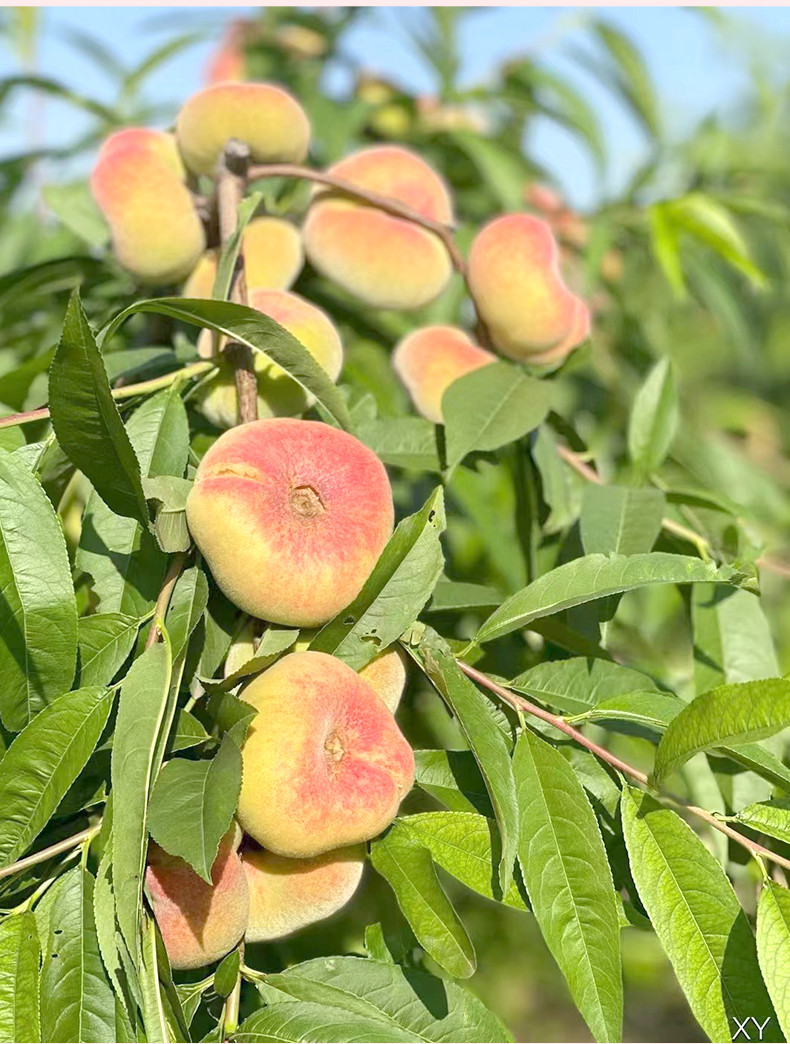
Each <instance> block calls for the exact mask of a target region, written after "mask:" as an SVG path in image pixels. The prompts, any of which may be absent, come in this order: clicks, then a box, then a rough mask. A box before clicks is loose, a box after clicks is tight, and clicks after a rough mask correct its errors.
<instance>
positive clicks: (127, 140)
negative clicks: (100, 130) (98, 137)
mask: <svg viewBox="0 0 790 1044" xmlns="http://www.w3.org/2000/svg"><path fill="white" fill-rule="evenodd" d="M130 146H132V147H135V148H141V149H146V150H148V151H149V152H151V153H153V154H154V155H156V156H159V158H160V159H162V160H164V161H165V163H167V165H168V166H169V167H172V169H173V173H174V174H177V175H178V176H179V178H181V180H182V181H183V180H184V178H185V176H186V172H185V170H184V164H183V162H182V160H181V153H180V152H179V151H178V145H177V144H176V139H175V135H173V134H168V133H167V132H166V131H158V130H152V129H151V128H150V127H124V128H123V130H119V131H115V132H114V133H113V134H111V135H110V136H109V138H105V140H104V141H103V142H102V144H101V146H100V148H99V151H98V153H97V155H96V162H97V163H100V162H101V161H102V160H105V159H107V157H108V156H111V155H112V154H113V153H114V152H117V151H119V150H123V149H126V148H129V147H130Z"/></svg>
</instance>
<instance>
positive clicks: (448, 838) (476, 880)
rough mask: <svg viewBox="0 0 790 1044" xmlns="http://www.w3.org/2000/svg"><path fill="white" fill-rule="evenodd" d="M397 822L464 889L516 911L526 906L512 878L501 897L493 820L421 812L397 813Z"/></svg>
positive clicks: (472, 815)
mask: <svg viewBox="0 0 790 1044" xmlns="http://www.w3.org/2000/svg"><path fill="white" fill-rule="evenodd" d="M398 824H399V825H400V826H403V827H405V828H407V829H408V831H409V832H410V833H411V834H412V836H413V837H414V839H415V841H416V842H417V843H418V844H421V845H423V846H424V847H425V848H427V849H428V851H429V852H430V853H431V858H432V859H433V861H434V862H435V863H436V864H437V865H438V866H440V867H441V868H442V870H446V871H447V873H448V874H452V876H453V877H455V878H457V879H458V880H459V881H461V882H462V884H465V885H466V887H467V888H471V889H472V891H474V892H477V893H478V894H479V895H483V896H485V897H486V899H493V900H494V901H495V902H503V903H504V904H505V905H506V906H512V907H514V908H515V909H516V910H526V909H528V907H527V904H526V903H525V902H524V900H523V899H522V897H521V894H520V892H519V890H518V887H517V886H516V883H515V881H511V884H510V888H509V889H508V891H507V894H506V895H505V896H504V897H503V896H502V890H501V888H500V886H499V878H498V873H497V866H498V864H499V859H500V854H499V850H500V848H501V842H500V840H499V834H498V831H497V828H496V823H495V821H494V820H493V819H486V817H485V816H481V815H478V814H477V813H476V812H421V813H418V814H417V815H413V816H401V817H400V818H399V819H398Z"/></svg>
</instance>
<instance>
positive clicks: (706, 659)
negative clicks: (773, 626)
mask: <svg viewBox="0 0 790 1044" xmlns="http://www.w3.org/2000/svg"><path fill="white" fill-rule="evenodd" d="M691 610H692V620H693V624H694V681H695V685H696V689H697V693H702V692H706V691H707V690H708V689H712V688H714V687H715V686H717V685H720V684H721V683H722V682H725V681H726V682H744V681H757V680H758V679H760V678H776V677H777V676H778V675H779V674H780V673H781V672H780V670H779V663H778V661H777V658H776V652H775V650H774V644H773V639H772V637H771V630H770V627H769V624H768V620H767V619H766V617H765V613H764V612H763V610H762V607H761V605H760V599H759V598H758V597H757V595H755V594H752V593H751V591H743V590H740V589H738V588H732V587H724V586H720V585H716V584H710V585H708V584H700V585H699V586H697V587H694V588H693V589H692V593H691Z"/></svg>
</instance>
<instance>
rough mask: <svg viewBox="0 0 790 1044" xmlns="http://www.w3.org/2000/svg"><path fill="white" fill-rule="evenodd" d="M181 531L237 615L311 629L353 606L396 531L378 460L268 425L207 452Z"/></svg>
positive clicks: (313, 435)
mask: <svg viewBox="0 0 790 1044" xmlns="http://www.w3.org/2000/svg"><path fill="white" fill-rule="evenodd" d="M186 511H187V522H188V525H189V528H190V531H191V533H192V536H193V538H194V540H195V542H196V544H197V545H198V547H199V548H200V551H201V554H202V555H203V557H204V558H205V560H206V563H207V565H208V567H209V569H210V570H211V572H212V574H213V576H214V579H215V580H216V582H217V584H218V585H219V587H220V588H221V589H222V591H223V592H224V593H225V594H226V595H227V597H228V598H229V599H230V600H231V601H232V602H233V603H234V604H235V605H237V606H238V607H239V608H240V609H243V610H244V611H245V612H248V613H250V614H251V615H252V616H257V617H259V618H261V619H264V620H269V621H271V622H272V623H280V624H286V625H287V626H293V627H317V626H319V625H321V624H324V623H326V622H327V621H328V620H330V619H331V618H332V617H333V616H335V615H336V614H337V613H338V612H340V610H341V609H343V608H344V607H345V606H347V605H348V604H349V602H351V601H353V600H354V598H355V597H356V596H357V594H359V591H360V589H361V587H362V585H363V584H364V582H365V580H367V578H368V576H369V574H370V571H371V570H372V568H373V566H374V565H375V563H376V561H377V559H378V557H379V555H380V554H381V552H382V550H383V549H384V545H385V544H386V543H387V540H388V539H389V537H390V535H391V533H392V527H393V518H394V508H393V503H392V490H391V489H390V484H389V480H388V478H387V473H386V471H385V470H384V466H383V465H382V463H381V461H380V460H379V459H378V457H377V456H376V455H375V454H374V453H373V452H372V451H371V450H370V449H368V447H367V446H365V445H363V444H362V443H361V442H360V441H359V440H358V439H356V438H354V436H353V435H349V434H347V433H346V432H344V431H340V430H339V429H337V428H333V427H332V426H331V425H329V424H323V423H321V422H319V421H306V420H296V419H288V418H279V417H275V418H268V419H266V420H259V421H253V422H252V423H250V424H243V425H240V426H239V427H236V428H231V430H230V431H226V432H225V433H224V434H223V435H221V436H220V437H219V438H218V439H217V441H216V442H215V443H214V445H213V446H212V447H211V448H210V449H209V450H208V452H207V453H206V455H205V456H204V458H203V460H202V461H201V463H200V466H199V467H198V470H197V474H196V476H195V484H194V486H193V487H192V490H191V492H190V494H189V498H188V500H187V507H186Z"/></svg>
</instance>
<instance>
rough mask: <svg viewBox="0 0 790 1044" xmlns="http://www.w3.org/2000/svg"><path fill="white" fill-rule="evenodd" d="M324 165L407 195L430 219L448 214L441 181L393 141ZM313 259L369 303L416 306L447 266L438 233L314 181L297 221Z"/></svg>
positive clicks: (443, 278)
mask: <svg viewBox="0 0 790 1044" xmlns="http://www.w3.org/2000/svg"><path fill="white" fill-rule="evenodd" d="M329 173H330V174H332V175H334V176H335V177H338V178H342V179H343V180H345V181H348V182H350V183H352V184H353V185H355V186H357V187H359V188H363V189H368V190H370V191H372V192H376V193H378V194H380V195H385V196H390V197H392V198H393V199H396V200H398V201H399V202H400V203H405V204H407V205H408V206H410V207H411V208H412V209H413V210H415V211H417V213H419V214H421V215H423V216H424V217H429V218H432V219H434V220H435V221H439V222H442V223H444V224H449V223H451V222H452V218H453V210H452V202H451V200H450V195H449V192H448V189H447V186H446V185H445V183H444V182H443V181H442V179H441V178H440V177H439V175H438V174H437V173H436V171H434V170H433V169H432V168H431V167H429V166H428V164H427V163H426V162H425V161H424V160H423V159H421V158H420V157H419V156H418V155H416V153H414V152H411V151H409V149H404V148H402V147H401V146H398V145H380V146H374V147H373V148H368V149H363V150H361V151H360V152H356V153H354V154H352V155H351V156H347V157H346V158H345V159H343V160H341V161H340V162H339V163H336V164H335V165H334V166H333V167H331V168H330V170H329ZM303 235H304V242H305V250H306V251H307V256H308V257H309V259H310V261H311V263H312V264H313V265H314V266H315V267H316V268H317V269H318V270H319V271H320V272H321V273H322V274H323V275H325V276H326V277H327V278H328V279H331V280H333V281H334V282H335V283H337V284H338V285H339V286H342V287H343V288H344V289H345V290H347V291H348V292H349V293H351V294H354V295H355V296H356V297H358V298H359V299H360V300H361V301H363V302H364V303H365V304H368V305H371V306H372V307H374V308H393V309H410V308H421V307H422V306H423V305H426V304H428V303H429V302H430V301H432V300H434V298H436V297H438V295H439V294H440V293H441V292H442V290H443V289H444V288H445V286H446V285H447V282H448V280H449V278H450V274H451V271H452V266H451V263H450V258H449V256H448V254H447V251H446V250H445V248H444V246H443V245H442V243H441V241H440V240H439V238H438V237H437V236H435V235H434V234H433V233H432V232H428V231H426V230H425V229H424V228H421V227H420V226H419V225H417V224H415V223H414V222H412V221H407V220H405V219H403V218H398V217H393V216H392V215H391V214H387V213H385V212H384V211H383V210H379V209H377V208H376V207H372V206H369V205H367V204H365V203H361V202H359V201H358V200H354V199H352V198H351V197H350V196H344V195H343V194H342V193H340V192H338V191H336V190H334V189H326V188H319V189H318V190H317V191H316V194H315V197H314V200H313V203H312V205H311V206H310V209H309V210H308V212H307V218H306V220H305V223H304V228H303Z"/></svg>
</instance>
